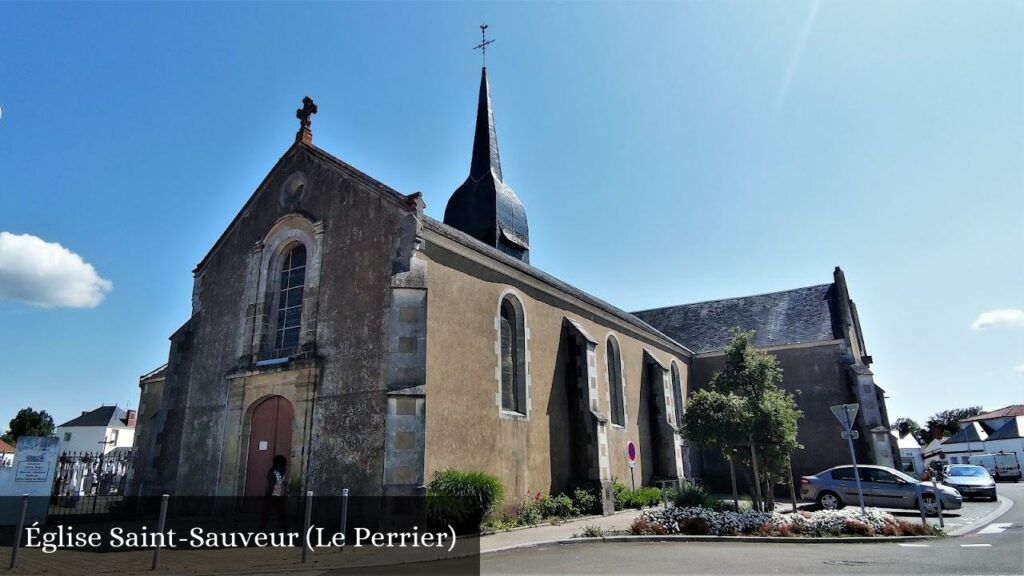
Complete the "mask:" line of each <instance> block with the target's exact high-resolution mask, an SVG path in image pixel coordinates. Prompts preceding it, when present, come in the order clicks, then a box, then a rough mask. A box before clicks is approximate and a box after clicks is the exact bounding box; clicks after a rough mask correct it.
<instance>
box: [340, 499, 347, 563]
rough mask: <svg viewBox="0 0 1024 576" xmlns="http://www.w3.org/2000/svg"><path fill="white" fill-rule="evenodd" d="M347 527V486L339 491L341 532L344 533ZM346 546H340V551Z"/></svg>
mask: <svg viewBox="0 0 1024 576" xmlns="http://www.w3.org/2000/svg"><path fill="white" fill-rule="evenodd" d="M347 528H348V488H344V489H342V491H341V533H342V534H345V530H346V529H347ZM345 548H346V546H342V547H341V551H342V552H344V551H345Z"/></svg>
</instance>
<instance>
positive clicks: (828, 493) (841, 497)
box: [800, 466, 963, 515]
mask: <svg viewBox="0 0 1024 576" xmlns="http://www.w3.org/2000/svg"><path fill="white" fill-rule="evenodd" d="M857 470H858V472H860V483H861V490H862V491H863V492H864V505H865V506H875V507H878V508H917V507H918V498H920V499H921V502H922V504H923V506H924V511H925V513H926V514H928V515H934V514H938V513H939V507H938V503H937V502H936V500H935V492H936V490H935V489H934V488H933V487H932V485H931V483H930V482H919V481H917V480H915V479H913V478H911V477H910V476H907V475H906V474H904V473H903V472H900V471H899V470H894V469H892V468H886V467H884V466H857ZM938 494H939V498H941V500H942V509H943V510H957V509H959V508H960V506H961V505H962V504H963V498H962V497H961V496H960V493H959V492H957V491H956V489H955V488H950V487H949V486H944V485H942V484H939V485H938ZM800 496H801V497H803V498H804V499H805V500H814V501H815V502H817V503H818V505H819V506H821V507H822V508H824V509H826V510H835V509H837V508H842V507H843V506H846V505H853V506H856V505H859V504H860V502H859V500H858V498H857V480H856V478H855V477H854V475H853V466H836V467H835V468H829V469H828V470H824V471H822V472H818V473H817V474H815V475H813V476H804V477H803V478H801V479H800Z"/></svg>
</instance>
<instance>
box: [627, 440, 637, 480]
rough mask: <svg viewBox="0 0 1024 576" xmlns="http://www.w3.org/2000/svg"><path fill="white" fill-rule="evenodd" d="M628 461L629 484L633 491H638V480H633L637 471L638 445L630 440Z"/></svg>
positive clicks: (628, 443)
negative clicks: (634, 471) (634, 472)
mask: <svg viewBox="0 0 1024 576" xmlns="http://www.w3.org/2000/svg"><path fill="white" fill-rule="evenodd" d="M626 459H627V460H628V461H629V483H630V484H631V485H632V487H633V490H636V479H635V478H633V470H635V469H636V444H633V441H632V440H630V441H629V442H626Z"/></svg>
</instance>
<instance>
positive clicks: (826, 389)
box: [691, 341, 868, 492]
mask: <svg viewBox="0 0 1024 576" xmlns="http://www.w3.org/2000/svg"><path fill="white" fill-rule="evenodd" d="M769 353H770V354H772V355H773V356H775V358H776V359H777V360H778V362H779V366H781V367H782V376H783V381H782V388H783V389H785V390H787V391H789V392H793V393H794V394H796V391H797V390H799V391H800V393H799V394H797V395H796V402H797V405H798V406H799V407H800V409H801V410H802V411H803V412H804V416H803V418H801V419H800V421H799V423H798V426H799V430H798V434H797V441H799V442H800V443H801V444H803V446H804V448H803V450H797V451H795V452H793V456H792V459H793V474H794V476H795V477H796V481H797V482H799V481H800V476H804V475H808V474H814V473H815V472H820V471H821V470H824V469H826V468H830V467H832V466H838V465H840V464H848V463H849V462H850V450H849V448H848V446H847V442H846V440H844V439H843V438H842V437H840V433H841V432H842V428H841V427H840V425H839V422H837V421H836V419H835V418H834V417H833V416H832V413H831V412H829V406H832V405H835V404H847V403H851V402H856V399H855V397H854V392H853V389H852V387H851V385H850V382H849V377H848V375H847V366H848V365H849V363H850V362H851V361H852V358H851V357H850V354H849V352H848V351H847V349H846V347H845V345H844V343H843V342H842V341H836V342H832V343H822V344H820V345H815V346H804V347H793V348H783V349H776V350H769ZM724 363H725V356H724V355H722V354H713V355H699V356H697V357H695V358H694V361H693V377H692V380H691V385H692V387H693V389H694V390H699V389H700V388H702V387H704V386H706V385H707V384H708V383H709V382H710V381H711V378H712V377H713V376H714V374H715V373H716V372H719V371H721V369H722V367H723V365H724ZM854 447H855V450H856V451H857V458H858V461H860V462H865V463H867V462H868V460H867V454H868V451H867V447H866V446H865V445H864V442H863V439H861V440H858V441H855V442H854ZM697 459H698V460H699V461H700V462H701V464H702V470H701V471H700V472H699V473H698V475H699V476H701V477H702V479H703V481H704V483H705V484H706V485H708V486H709V487H710V488H712V489H713V490H717V491H723V492H729V491H730V490H731V486H730V480H729V467H728V464H726V463H725V462H724V461H723V460H722V459H721V457H719V456H718V454H717V453H713V452H711V451H701V452H700V456H699V458H697ZM737 482H738V483H739V487H740V490H741V491H743V490H744V489H745V488H744V485H743V480H742V478H740V477H739V474H737ZM798 489H799V488H798Z"/></svg>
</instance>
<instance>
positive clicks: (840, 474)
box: [832, 468, 853, 480]
mask: <svg viewBox="0 0 1024 576" xmlns="http://www.w3.org/2000/svg"><path fill="white" fill-rule="evenodd" d="M832 479H833V480H853V468H835V469H833V470H832Z"/></svg>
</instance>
